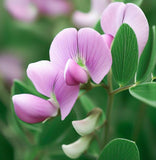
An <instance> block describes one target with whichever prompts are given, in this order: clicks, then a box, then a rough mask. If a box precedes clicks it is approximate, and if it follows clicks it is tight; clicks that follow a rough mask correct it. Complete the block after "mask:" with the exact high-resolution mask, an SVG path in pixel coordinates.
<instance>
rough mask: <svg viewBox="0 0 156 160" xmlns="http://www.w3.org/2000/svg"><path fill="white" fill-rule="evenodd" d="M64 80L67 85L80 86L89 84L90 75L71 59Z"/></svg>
mask: <svg viewBox="0 0 156 160" xmlns="http://www.w3.org/2000/svg"><path fill="white" fill-rule="evenodd" d="M64 78H65V81H66V83H67V85H70V86H73V85H79V84H80V83H87V81H88V75H87V72H86V71H85V70H84V69H83V68H82V67H80V66H79V65H78V64H77V63H76V62H75V61H73V60H72V59H69V60H68V61H67V64H66V67H65V71H64Z"/></svg>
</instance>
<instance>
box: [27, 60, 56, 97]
mask: <svg viewBox="0 0 156 160" xmlns="http://www.w3.org/2000/svg"><path fill="white" fill-rule="evenodd" d="M57 74H58V68H57V66H56V65H55V64H54V63H52V62H49V61H39V62H36V63H31V64H29V66H28V68H27V75H28V77H29V79H30V80H31V81H32V82H33V84H34V85H35V87H36V89H37V91H38V92H40V93H42V94H43V95H45V96H47V97H50V96H51V93H52V92H53V86H54V83H55V81H56V78H57Z"/></svg>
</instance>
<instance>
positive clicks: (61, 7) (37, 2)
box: [5, 0, 71, 22]
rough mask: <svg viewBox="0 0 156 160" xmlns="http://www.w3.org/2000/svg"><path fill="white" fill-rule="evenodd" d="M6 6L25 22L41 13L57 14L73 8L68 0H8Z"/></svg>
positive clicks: (15, 16) (14, 15)
mask: <svg viewBox="0 0 156 160" xmlns="http://www.w3.org/2000/svg"><path fill="white" fill-rule="evenodd" d="M5 6H6V8H7V10H8V11H9V12H10V13H11V14H12V16H13V17H14V18H16V19H18V20H20V21H25V22H32V21H34V20H35V19H36V18H37V16H38V14H39V13H41V14H46V15H49V16H56V15H62V14H67V13H69V12H70V10H71V4H70V3H69V2H68V1H67V0H6V1H5Z"/></svg>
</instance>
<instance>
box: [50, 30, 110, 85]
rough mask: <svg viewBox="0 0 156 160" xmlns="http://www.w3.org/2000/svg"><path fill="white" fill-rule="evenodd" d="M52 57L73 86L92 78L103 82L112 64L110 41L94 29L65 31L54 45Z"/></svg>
mask: <svg viewBox="0 0 156 160" xmlns="http://www.w3.org/2000/svg"><path fill="white" fill-rule="evenodd" d="M50 60H51V61H52V62H55V63H56V64H57V65H58V66H59V67H60V69H62V71H63V72H64V79H65V81H66V83H67V85H69V86H75V85H78V86H79V84H80V83H87V81H88V78H89V77H91V78H92V80H93V81H94V82H95V83H100V82H101V80H102V79H103V78H104V76H105V75H106V74H107V73H108V71H109V70H110V68H111V64H112V58H111V53H110V49H109V47H108V45H107V43H106V42H105V40H104V39H103V37H102V36H101V35H100V34H99V33H98V32H96V31H95V30H93V29H91V28H83V29H80V30H79V31H77V30H76V29H74V28H68V29H64V30H63V31H61V32H60V33H59V34H58V35H57V36H56V37H55V39H54V40H53V42H52V44H51V47H50Z"/></svg>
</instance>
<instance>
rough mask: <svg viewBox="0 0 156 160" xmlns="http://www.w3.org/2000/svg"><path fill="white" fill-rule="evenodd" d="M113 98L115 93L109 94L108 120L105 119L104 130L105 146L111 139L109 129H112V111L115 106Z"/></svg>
mask: <svg viewBox="0 0 156 160" xmlns="http://www.w3.org/2000/svg"><path fill="white" fill-rule="evenodd" d="M113 98H114V95H111V94H110V95H108V102H107V111H106V120H105V132H104V146H105V145H106V144H107V142H108V140H109V130H110V121H111V112H112V107H113Z"/></svg>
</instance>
